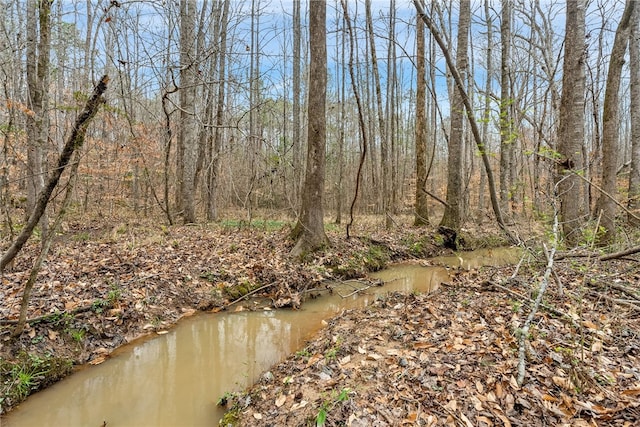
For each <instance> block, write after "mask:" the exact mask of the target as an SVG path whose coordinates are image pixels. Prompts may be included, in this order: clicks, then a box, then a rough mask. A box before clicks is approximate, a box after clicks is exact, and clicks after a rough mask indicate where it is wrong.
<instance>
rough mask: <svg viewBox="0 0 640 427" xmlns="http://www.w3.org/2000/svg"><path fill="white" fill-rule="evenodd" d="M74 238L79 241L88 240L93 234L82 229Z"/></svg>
mask: <svg viewBox="0 0 640 427" xmlns="http://www.w3.org/2000/svg"><path fill="white" fill-rule="evenodd" d="M73 240H75V241H77V242H88V241H89V240H91V236H90V235H89V232H87V231H82V232H80V233H78V234H76V235H75V236H73Z"/></svg>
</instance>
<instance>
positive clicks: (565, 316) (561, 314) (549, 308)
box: [487, 282, 580, 328]
mask: <svg viewBox="0 0 640 427" xmlns="http://www.w3.org/2000/svg"><path fill="white" fill-rule="evenodd" d="M487 283H488V284H489V286H491V287H494V288H497V289H500V290H501V291H504V292H506V293H508V294H510V295H512V296H514V297H515V298H519V299H520V300H523V301H525V302H527V303H529V304H534V303H535V301H534V300H532V299H531V298H529V297H528V296H526V295H522V294H521V293H519V292H516V291H513V290H511V289H509V288H507V287H505V286H502V285H499V284H497V283H493V282H487ZM542 307H543V308H544V309H545V310H547V311H549V312H551V313H553V314H555V315H556V316H559V317H561V318H563V319H566V320H568V321H569V322H571V325H572V326H573V327H574V328H579V327H580V325H579V324H578V322H576V321H575V320H574V319H573V318H572V317H571V316H569V315H568V314H567V313H565V312H564V311H562V310H559V309H557V308H555V307H552V306H550V305H548V304H542Z"/></svg>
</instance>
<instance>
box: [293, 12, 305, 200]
mask: <svg viewBox="0 0 640 427" xmlns="http://www.w3.org/2000/svg"><path fill="white" fill-rule="evenodd" d="M301 1H302V0H293V105H292V109H293V111H292V113H293V123H292V126H293V141H292V142H291V144H292V145H293V196H294V199H293V200H294V202H295V203H296V204H298V203H299V202H300V183H301V181H302V180H301V176H302V167H303V164H302V148H303V147H304V143H303V142H304V141H303V139H302V134H301V132H300V131H301V126H300V116H301V115H300V93H301V89H300V87H301V72H300V45H301V40H302V25H301V23H300V3H301Z"/></svg>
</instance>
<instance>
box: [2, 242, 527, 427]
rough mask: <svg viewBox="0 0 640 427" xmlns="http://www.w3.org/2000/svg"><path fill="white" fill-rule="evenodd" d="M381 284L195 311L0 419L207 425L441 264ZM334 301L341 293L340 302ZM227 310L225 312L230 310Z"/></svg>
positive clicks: (463, 258)
mask: <svg viewBox="0 0 640 427" xmlns="http://www.w3.org/2000/svg"><path fill="white" fill-rule="evenodd" d="M518 256H519V255H518V252H517V251H516V250H513V249H492V250H480V251H475V252H469V253H462V254H460V257H458V256H451V257H439V258H434V259H432V262H433V263H435V264H441V265H448V266H453V267H461V268H464V269H469V268H477V267H480V266H486V265H504V264H511V263H516V262H517V261H518ZM371 276H372V277H373V278H376V279H380V280H383V281H384V282H386V284H385V286H382V287H371V288H369V289H366V290H365V291H363V292H358V293H355V294H354V295H352V296H349V297H346V298H345V297H344V296H345V295H348V294H351V293H353V292H354V291H355V290H356V288H361V287H362V286H363V285H362V284H358V283H347V284H343V285H342V284H341V285H339V286H337V287H336V288H335V290H336V292H334V293H333V294H332V295H326V296H323V297H321V298H317V299H315V300H309V301H307V302H305V303H304V305H303V307H302V309H301V310H297V311H293V310H278V311H263V310H260V311H241V312H224V313H217V314H199V315H196V316H194V317H191V318H187V319H184V320H182V321H181V322H180V323H179V324H178V325H177V326H176V327H175V328H173V329H171V330H170V331H169V332H168V333H166V334H164V335H157V336H155V337H153V338H150V339H147V340H144V341H141V342H137V343H133V344H132V345H128V346H125V347H124V348H121V349H119V350H118V351H117V352H116V354H115V356H114V357H112V358H111V359H109V360H107V361H106V362H104V363H103V364H101V365H98V366H91V367H87V368H85V369H82V370H80V371H79V372H76V373H74V374H73V375H71V376H69V377H68V378H66V379H65V380H63V381H60V382H59V383H57V384H55V385H53V386H52V387H49V388H48V389H46V390H44V391H41V392H39V393H36V394H34V395H33V396H31V397H29V398H28V399H27V400H26V401H25V402H23V403H22V404H21V405H20V406H19V407H18V408H17V409H15V410H14V411H12V412H11V413H10V414H8V416H6V417H3V419H2V420H1V421H0V426H2V427H7V426H10V427H19V426H89V427H99V426H102V425H103V422H105V421H106V423H107V426H108V427H122V426H178V425H179V426H211V425H217V423H218V420H219V419H220V418H221V417H222V415H223V413H224V411H223V410H222V409H221V408H218V407H217V406H216V401H217V400H218V398H219V397H221V396H222V395H223V394H224V393H226V392H231V391H237V390H240V389H242V388H244V387H246V386H248V385H249V384H251V383H253V382H254V381H255V380H257V379H258V377H259V376H260V374H261V373H262V372H264V371H266V370H268V369H269V368H270V367H271V366H273V365H275V364H276V363H278V362H279V361H281V360H283V359H284V358H285V357H286V356H287V355H289V354H291V353H293V352H295V351H297V350H299V349H301V348H302V347H304V343H305V341H306V340H307V339H309V338H310V337H311V336H312V335H313V334H314V333H315V332H317V331H318V330H319V329H320V328H321V327H322V321H323V320H326V319H328V318H330V317H333V316H334V315H336V314H337V313H339V312H340V311H341V310H343V309H346V308H354V307H363V306H366V305H368V304H369V303H371V302H372V301H374V300H375V298H377V296H378V295H381V294H385V293H388V292H391V291H402V292H412V291H417V292H428V291H430V290H432V289H435V288H436V287H437V286H438V285H439V284H440V283H442V282H444V281H447V280H448V279H449V270H448V269H446V268H444V267H441V266H429V267H425V266H421V265H417V264H398V265H394V266H391V267H389V268H387V269H385V270H383V271H380V272H378V273H375V274H372V275H371ZM341 295H342V296H341ZM234 309H236V307H232V308H231V310H234Z"/></svg>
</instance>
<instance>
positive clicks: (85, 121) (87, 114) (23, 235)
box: [0, 75, 109, 272]
mask: <svg viewBox="0 0 640 427" xmlns="http://www.w3.org/2000/svg"><path fill="white" fill-rule="evenodd" d="M108 82H109V76H107V75H105V76H103V77H102V79H100V82H98V84H97V85H96V87H95V88H94V90H93V94H92V95H91V98H89V100H88V101H87V103H86V105H85V107H84V109H83V110H82V112H81V113H80V115H79V116H78V117H77V118H76V121H75V124H74V125H73V130H72V131H71V135H70V136H69V138H68V139H67V142H66V143H65V146H64V148H63V149H62V153H61V154H60V157H59V158H58V165H57V167H55V168H54V169H52V171H51V175H50V176H49V180H48V181H47V184H46V185H45V187H44V188H42V190H41V191H40V193H39V194H38V199H37V201H36V205H35V207H34V209H33V211H32V212H31V215H30V216H29V219H28V221H27V223H26V224H25V226H24V228H23V229H22V231H21V232H20V234H19V235H18V237H17V238H16V239H15V240H14V241H13V243H12V244H11V246H10V247H9V249H7V251H6V252H5V254H4V255H3V256H2V258H1V259H0V272H2V271H4V269H5V267H6V266H7V264H9V263H10V262H11V261H12V260H13V259H14V258H15V257H16V255H18V252H20V250H21V249H22V247H23V246H24V244H25V243H27V240H29V238H30V237H31V234H32V233H33V229H34V228H35V227H36V224H38V222H39V221H40V218H41V217H42V215H43V214H44V211H45V209H46V208H47V204H48V203H49V199H50V197H51V194H52V193H53V190H54V189H55V188H56V186H57V185H58V181H60V176H61V175H62V172H64V170H65V168H66V167H67V166H68V165H69V161H70V160H71V156H72V155H73V153H74V151H76V150H77V149H80V147H82V144H83V143H84V137H85V135H86V133H87V127H88V126H89V123H90V122H91V119H93V117H95V115H96V114H97V113H98V109H99V107H100V105H102V104H103V103H104V102H105V100H104V98H103V97H102V94H103V93H104V92H105V90H107V83H108Z"/></svg>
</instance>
